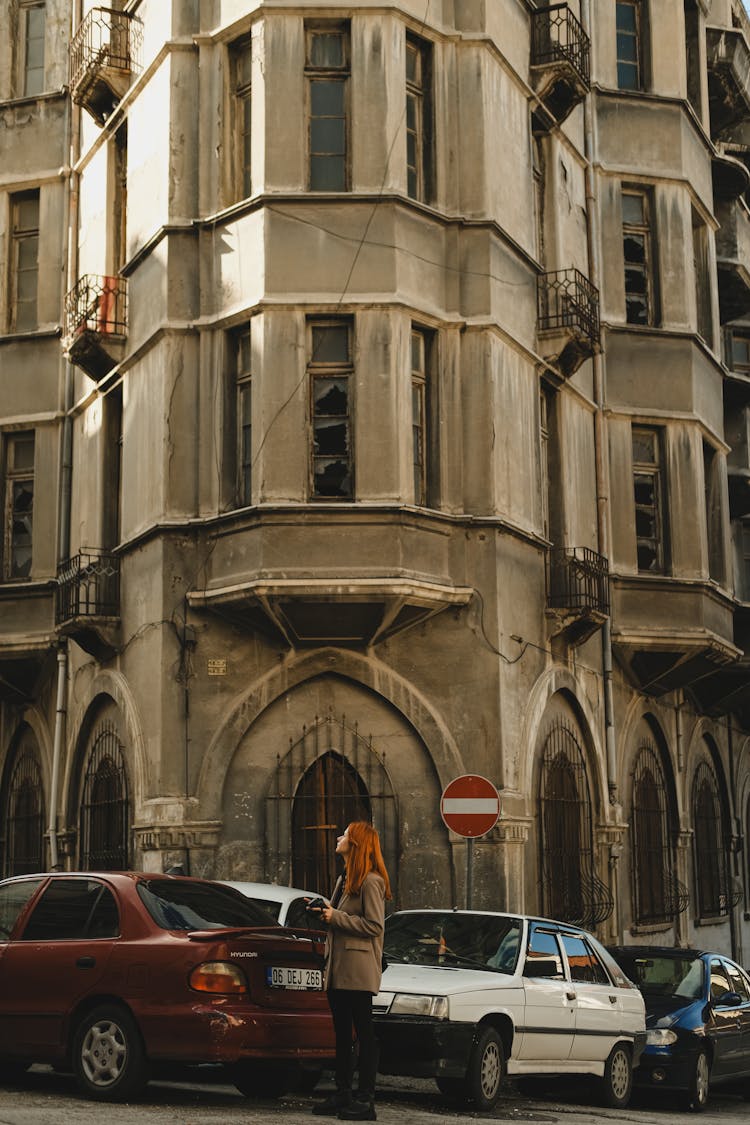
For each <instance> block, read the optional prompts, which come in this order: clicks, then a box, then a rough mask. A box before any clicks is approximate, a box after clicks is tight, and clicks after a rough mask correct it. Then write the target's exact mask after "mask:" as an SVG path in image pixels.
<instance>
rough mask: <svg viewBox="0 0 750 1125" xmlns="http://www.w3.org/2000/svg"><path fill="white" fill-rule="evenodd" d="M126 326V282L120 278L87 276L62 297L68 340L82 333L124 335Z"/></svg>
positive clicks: (90, 274) (97, 275)
mask: <svg viewBox="0 0 750 1125" xmlns="http://www.w3.org/2000/svg"><path fill="white" fill-rule="evenodd" d="M127 324H128V307H127V282H126V281H125V278H124V277H102V276H100V275H99V274H93V273H87V274H84V275H83V277H81V278H79V279H78V281H77V282H76V284H75V285H74V286H73V288H72V289H71V290H70V291H69V292H68V293H67V294H66V295H65V335H66V337H67V339H68V340H69V341H71V340H74V339H75V337H76V336H80V335H81V333H82V332H96V333H97V334H98V335H100V336H124V335H125V334H126V331H127Z"/></svg>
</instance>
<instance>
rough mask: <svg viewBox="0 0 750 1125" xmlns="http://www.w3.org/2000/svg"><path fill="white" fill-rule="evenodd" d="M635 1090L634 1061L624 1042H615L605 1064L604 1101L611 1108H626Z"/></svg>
mask: <svg viewBox="0 0 750 1125" xmlns="http://www.w3.org/2000/svg"><path fill="white" fill-rule="evenodd" d="M632 1092H633V1063H632V1058H631V1054H630V1050H629V1049H628V1047H627V1046H626V1045H625V1044H624V1043H615V1045H614V1047H613V1048H612V1050H611V1051H610V1052H609V1057H608V1058H607V1061H606V1063H605V1064H604V1077H603V1078H602V1101H603V1102H604V1104H605V1105H606V1106H609V1108H610V1109H624V1108H625V1106H626V1105H627V1104H628V1102H629V1101H630V1095H631V1093H632Z"/></svg>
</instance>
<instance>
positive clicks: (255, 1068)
mask: <svg viewBox="0 0 750 1125" xmlns="http://www.w3.org/2000/svg"><path fill="white" fill-rule="evenodd" d="M229 1074H230V1077H231V1080H232V1084H233V1085H234V1086H236V1087H237V1089H238V1090H239V1092H240V1093H241V1094H244V1095H245V1097H246V1098H281V1097H283V1095H284V1094H288V1093H289V1091H290V1090H296V1089H297V1087H298V1084H299V1082H300V1081H301V1068H300V1066H299V1065H298V1064H297V1063H289V1062H275V1061H274V1060H273V1059H263V1060H262V1061H261V1060H257V1061H256V1060H255V1059H242V1060H240V1062H236V1063H232V1065H231V1066H230V1067H229Z"/></svg>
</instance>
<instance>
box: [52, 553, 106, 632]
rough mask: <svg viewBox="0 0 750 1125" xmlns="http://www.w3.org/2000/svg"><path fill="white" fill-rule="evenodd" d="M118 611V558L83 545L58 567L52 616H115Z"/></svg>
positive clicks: (59, 617)
mask: <svg viewBox="0 0 750 1125" xmlns="http://www.w3.org/2000/svg"><path fill="white" fill-rule="evenodd" d="M119 612H120V560H119V558H118V557H117V556H116V555H113V554H110V553H109V552H107V551H101V550H99V549H98V548H96V547H84V548H83V549H82V550H81V551H80V552H79V553H78V554H77V555H73V557H72V558H70V559H66V560H65V562H63V563H61V564H60V566H59V567H58V568H57V598H56V606H55V619H56V622H57V624H58V625H60V624H61V623H62V622H63V621H70V620H72V619H73V618H75V617H117V616H118V615H119Z"/></svg>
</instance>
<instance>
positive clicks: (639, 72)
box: [615, 0, 645, 92]
mask: <svg viewBox="0 0 750 1125" xmlns="http://www.w3.org/2000/svg"><path fill="white" fill-rule="evenodd" d="M625 8H627V9H629V10H630V11H632V12H633V13H634V15H635V19H634V23H635V31H634V32H633V33H632V34H631V33H630V32H629V31H626V30H623V29H621V28H620V27H619V26H618V25H619V20H618V16H619V14H620V10H621V9H625ZM644 30H645V12H644V8H643V2H642V0H616V3H615V59H616V68H617V89H618V90H628V91H634V92H638V91H639V90H644V89H645V73H644V61H645V49H644V48H645V35H644ZM621 35H627V36H628V39H632V41H633V42H634V43H635V56H636V57H635V60H631V59H625V58H622V57H621V55H620V42H619V39H620V36H621ZM621 67H630V68H632V69H633V71H634V75H635V82H634V83H632V84H631V83H628V84H623V82H622V81H621V77H622V74H621V69H620V68H621Z"/></svg>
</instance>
